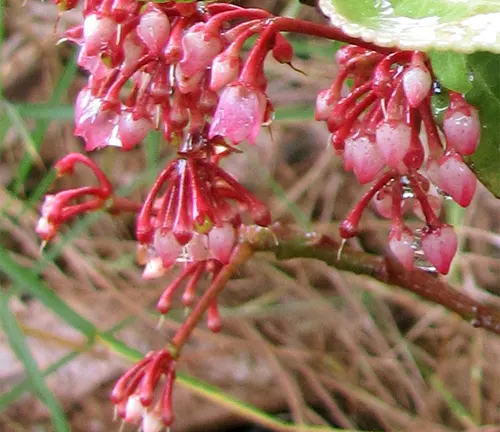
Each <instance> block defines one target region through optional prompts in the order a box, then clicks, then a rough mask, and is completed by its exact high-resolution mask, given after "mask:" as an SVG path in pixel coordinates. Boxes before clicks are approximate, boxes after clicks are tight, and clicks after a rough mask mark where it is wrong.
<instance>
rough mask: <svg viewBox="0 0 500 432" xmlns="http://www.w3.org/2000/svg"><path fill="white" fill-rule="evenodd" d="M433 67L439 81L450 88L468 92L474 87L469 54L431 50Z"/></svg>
mask: <svg viewBox="0 0 500 432" xmlns="http://www.w3.org/2000/svg"><path fill="white" fill-rule="evenodd" d="M429 55H430V58H431V62H432V69H433V71H434V73H435V74H436V76H437V77H438V78H439V82H440V83H441V84H442V85H443V86H445V87H446V88H448V89H450V90H454V91H457V92H460V93H467V92H468V91H470V90H471V89H472V82H471V78H472V75H471V70H470V68H469V65H468V64H467V55H466V54H462V53H457V52H453V51H445V52H439V51H431V52H430V53H429Z"/></svg>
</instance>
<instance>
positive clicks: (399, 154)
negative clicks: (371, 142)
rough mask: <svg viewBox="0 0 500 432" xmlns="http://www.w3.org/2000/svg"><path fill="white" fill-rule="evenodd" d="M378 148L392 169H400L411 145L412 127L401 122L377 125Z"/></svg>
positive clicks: (382, 122)
mask: <svg viewBox="0 0 500 432" xmlns="http://www.w3.org/2000/svg"><path fill="white" fill-rule="evenodd" d="M376 137H377V138H376V141H377V147H378V149H379V150H380V152H381V153H382V155H383V156H384V159H385V161H386V163H387V165H389V166H390V167H391V168H398V167H399V166H400V165H401V163H402V162H403V159H404V157H405V155H406V153H408V150H409V149H410V145H411V127H410V126H408V125H407V124H405V123H403V122H402V121H399V120H382V121H381V122H380V123H379V124H378V125H377V131H376Z"/></svg>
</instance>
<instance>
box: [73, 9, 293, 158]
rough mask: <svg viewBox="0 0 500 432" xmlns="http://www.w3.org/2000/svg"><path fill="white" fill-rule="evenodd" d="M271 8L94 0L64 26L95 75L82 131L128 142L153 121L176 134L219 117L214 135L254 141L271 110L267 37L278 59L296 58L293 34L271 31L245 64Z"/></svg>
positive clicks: (83, 107) (80, 116) (84, 103)
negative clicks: (78, 20) (244, 52)
mask: <svg viewBox="0 0 500 432" xmlns="http://www.w3.org/2000/svg"><path fill="white" fill-rule="evenodd" d="M63 6H64V7H65V8H67V7H68V4H67V3H64V5H63ZM268 17H269V14H268V13H267V12H265V11H263V10H260V9H243V8H240V7H237V6H233V5H229V4H207V5H204V6H197V5H196V4H195V3H187V4H186V3H184V4H176V3H175V2H171V1H167V2H164V3H154V2H150V3H147V4H146V5H145V6H144V7H143V4H142V3H141V2H138V1H136V0H119V1H108V0H100V1H97V0H93V1H90V0H88V1H87V2H86V3H85V5H84V21H83V24H82V25H78V26H76V27H73V28H71V29H69V30H68V31H66V33H65V39H67V40H70V41H73V42H75V43H77V44H78V45H80V53H79V57H78V64H79V66H80V67H82V68H83V69H85V70H86V71H88V72H89V74H90V77H89V80H88V84H87V85H86V86H85V87H84V88H83V89H82V90H81V91H80V94H79V95H78V98H77V101H76V109H75V124H76V128H75V134H76V135H78V136H81V137H83V139H84V140H85V144H86V149H87V150H94V149H97V148H102V147H105V146H116V147H121V148H123V149H124V150H130V149H131V148H133V147H134V146H135V145H136V144H137V143H139V142H140V141H141V140H142V139H143V138H144V137H145V136H146V135H147V133H148V132H149V131H150V130H151V129H161V130H162V132H163V134H164V136H165V138H166V139H167V140H169V141H171V140H172V139H173V138H179V137H181V139H182V136H183V135H184V134H185V133H187V132H189V133H191V134H196V133H200V132H201V131H202V130H204V129H205V126H206V121H207V118H211V117H213V122H212V125H211V127H210V129H209V137H210V138H213V137H214V136H216V135H222V136H224V137H226V138H227V139H229V140H231V141H232V142H233V143H235V144H237V143H239V142H241V141H243V140H245V139H248V140H249V141H250V142H253V141H254V140H255V138H256V135H257V133H258V130H259V128H260V126H261V124H262V123H263V122H265V121H266V119H269V118H270V116H271V112H272V108H271V106H270V104H269V102H268V100H267V98H266V96H265V87H266V80H265V77H264V74H263V72H262V64H261V63H262V62H261V61H260V60H259V59H256V58H254V57H256V54H259V53H260V54H261V53H262V49H263V47H264V45H266V46H265V47H264V48H265V52H267V51H268V50H269V49H270V48H268V47H267V43H268V42H269V41H268V39H274V40H272V41H271V42H272V44H273V53H274V55H275V57H276V58H277V59H278V60H279V61H289V59H290V57H291V52H292V51H291V45H290V44H289V43H288V42H287V41H286V39H284V38H283V37H282V36H281V35H279V34H277V35H276V34H274V33H272V34H270V35H268V37H267V38H265V40H262V43H260V44H257V45H258V46H260V48H259V49H257V50H256V53H254V56H250V57H249V59H248V61H247V62H246V63H245V64H242V60H241V49H242V47H243V44H244V43H245V41H246V40H247V39H248V38H250V37H251V36H253V35H255V34H257V33H259V32H260V31H262V29H263V28H264V27H265V26H266V19H267V18H268ZM241 19H244V20H245V22H243V23H241V24H238V25H234V26H231V25H230V23H231V22H233V21H234V20H241ZM252 58H253V60H252ZM259 58H260V57H259ZM240 71H241V74H240ZM129 84H130V85H129ZM218 92H221V95H220V102H219V95H218ZM217 105H219V108H218V109H217V110H216V108H217Z"/></svg>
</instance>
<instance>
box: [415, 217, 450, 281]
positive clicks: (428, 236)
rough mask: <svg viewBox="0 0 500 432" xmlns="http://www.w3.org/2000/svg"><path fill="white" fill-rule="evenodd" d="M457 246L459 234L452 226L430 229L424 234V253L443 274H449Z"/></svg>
mask: <svg viewBox="0 0 500 432" xmlns="http://www.w3.org/2000/svg"><path fill="white" fill-rule="evenodd" d="M457 247H458V240H457V235H456V234H455V231H454V229H453V227H451V226H443V227H442V228H436V229H432V230H429V231H427V232H425V233H424V235H423V236H422V250H423V251H424V255H425V257H426V258H427V259H428V260H429V262H430V263H431V264H432V265H433V266H434V267H436V270H437V271H438V272H439V273H441V274H447V273H448V271H449V270H450V265H451V261H452V260H453V257H454V256H455V253H456V252H457Z"/></svg>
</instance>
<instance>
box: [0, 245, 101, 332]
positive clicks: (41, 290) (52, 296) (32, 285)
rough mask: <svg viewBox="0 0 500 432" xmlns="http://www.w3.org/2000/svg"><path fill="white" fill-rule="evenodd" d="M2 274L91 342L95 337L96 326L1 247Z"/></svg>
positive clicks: (0, 270)
mask: <svg viewBox="0 0 500 432" xmlns="http://www.w3.org/2000/svg"><path fill="white" fill-rule="evenodd" d="M0 272H3V273H5V274H6V275H7V276H8V277H9V278H10V279H11V280H12V282H14V284H15V285H17V286H18V287H19V288H21V289H24V290H25V291H27V292H29V293H30V294H32V295H33V296H35V297H36V298H38V299H39V300H40V301H41V302H42V303H43V304H44V305H45V306H47V307H48V308H49V309H51V310H52V311H54V312H55V313H56V314H57V315H58V316H59V317H61V318H62V319H63V320H64V321H65V322H67V323H68V324H69V325H70V326H71V327H73V328H75V329H77V330H79V331H80V332H81V333H82V334H84V335H85V336H86V337H87V338H88V339H89V340H92V339H93V338H94V337H95V334H96V333H97V329H96V327H95V326H94V324H92V323H91V322H90V321H87V320H86V319H85V318H83V317H82V316H81V315H79V314H78V313H76V312H75V311H74V310H73V309H72V308H71V307H69V306H68V305H67V304H66V303H65V302H64V301H63V300H61V299H60V298H59V296H58V295H57V294H56V293H55V292H54V291H52V290H51V289H50V288H49V287H48V286H47V285H46V284H45V283H44V282H42V281H41V280H40V279H39V277H38V275H37V274H36V273H34V272H33V270H31V269H28V268H26V267H23V266H22V265H20V264H18V263H17V262H16V261H15V260H14V259H12V257H11V256H10V254H9V252H8V251H7V250H6V249H4V248H2V247H0Z"/></svg>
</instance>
